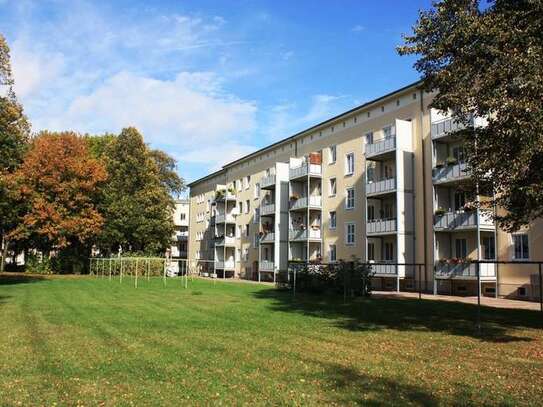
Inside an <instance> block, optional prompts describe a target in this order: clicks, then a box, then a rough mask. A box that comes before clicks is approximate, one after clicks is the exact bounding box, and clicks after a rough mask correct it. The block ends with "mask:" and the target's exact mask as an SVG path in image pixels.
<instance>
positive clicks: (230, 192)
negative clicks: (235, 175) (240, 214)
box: [228, 187, 236, 195]
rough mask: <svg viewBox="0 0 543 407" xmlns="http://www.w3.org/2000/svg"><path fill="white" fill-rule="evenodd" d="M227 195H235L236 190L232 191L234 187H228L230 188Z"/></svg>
mask: <svg viewBox="0 0 543 407" xmlns="http://www.w3.org/2000/svg"><path fill="white" fill-rule="evenodd" d="M228 193H229V194H230V195H235V193H236V190H235V189H234V187H230V188H228Z"/></svg>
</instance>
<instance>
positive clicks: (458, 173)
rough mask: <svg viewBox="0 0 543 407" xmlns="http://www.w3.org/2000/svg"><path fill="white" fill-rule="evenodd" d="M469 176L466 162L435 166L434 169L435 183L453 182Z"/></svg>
mask: <svg viewBox="0 0 543 407" xmlns="http://www.w3.org/2000/svg"><path fill="white" fill-rule="evenodd" d="M467 177H469V171H468V170H467V164H466V163H458V164H452V165H450V164H449V165H445V166H443V167H439V168H437V167H436V168H434V169H433V171H432V180H433V181H434V182H435V183H440V182H451V181H456V180H460V179H464V178H467Z"/></svg>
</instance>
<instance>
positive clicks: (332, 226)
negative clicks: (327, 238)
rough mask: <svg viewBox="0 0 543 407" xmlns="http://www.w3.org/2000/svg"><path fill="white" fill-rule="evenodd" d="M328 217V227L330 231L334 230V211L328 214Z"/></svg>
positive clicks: (335, 221) (335, 220)
mask: <svg viewBox="0 0 543 407" xmlns="http://www.w3.org/2000/svg"><path fill="white" fill-rule="evenodd" d="M329 217H330V222H329V223H328V227H329V228H330V229H335V228H336V223H337V219H336V211H331V212H330V213H329Z"/></svg>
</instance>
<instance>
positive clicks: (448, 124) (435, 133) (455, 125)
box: [432, 118, 465, 140]
mask: <svg viewBox="0 0 543 407" xmlns="http://www.w3.org/2000/svg"><path fill="white" fill-rule="evenodd" d="M464 128H465V126H464V125H463V124H461V123H459V122H457V121H456V120H454V119H453V118H448V119H444V120H440V121H438V122H435V123H432V140H444V139H446V138H448V137H450V135H451V133H452V132H455V131H457V130H461V129H464Z"/></svg>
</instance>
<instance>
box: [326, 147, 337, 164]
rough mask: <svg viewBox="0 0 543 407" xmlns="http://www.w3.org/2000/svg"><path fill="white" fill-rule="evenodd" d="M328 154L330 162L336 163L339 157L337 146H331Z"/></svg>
mask: <svg viewBox="0 0 543 407" xmlns="http://www.w3.org/2000/svg"><path fill="white" fill-rule="evenodd" d="M329 153H330V154H329V156H328V164H334V163H335V162H336V158H337V152H336V146H330V148H329Z"/></svg>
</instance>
